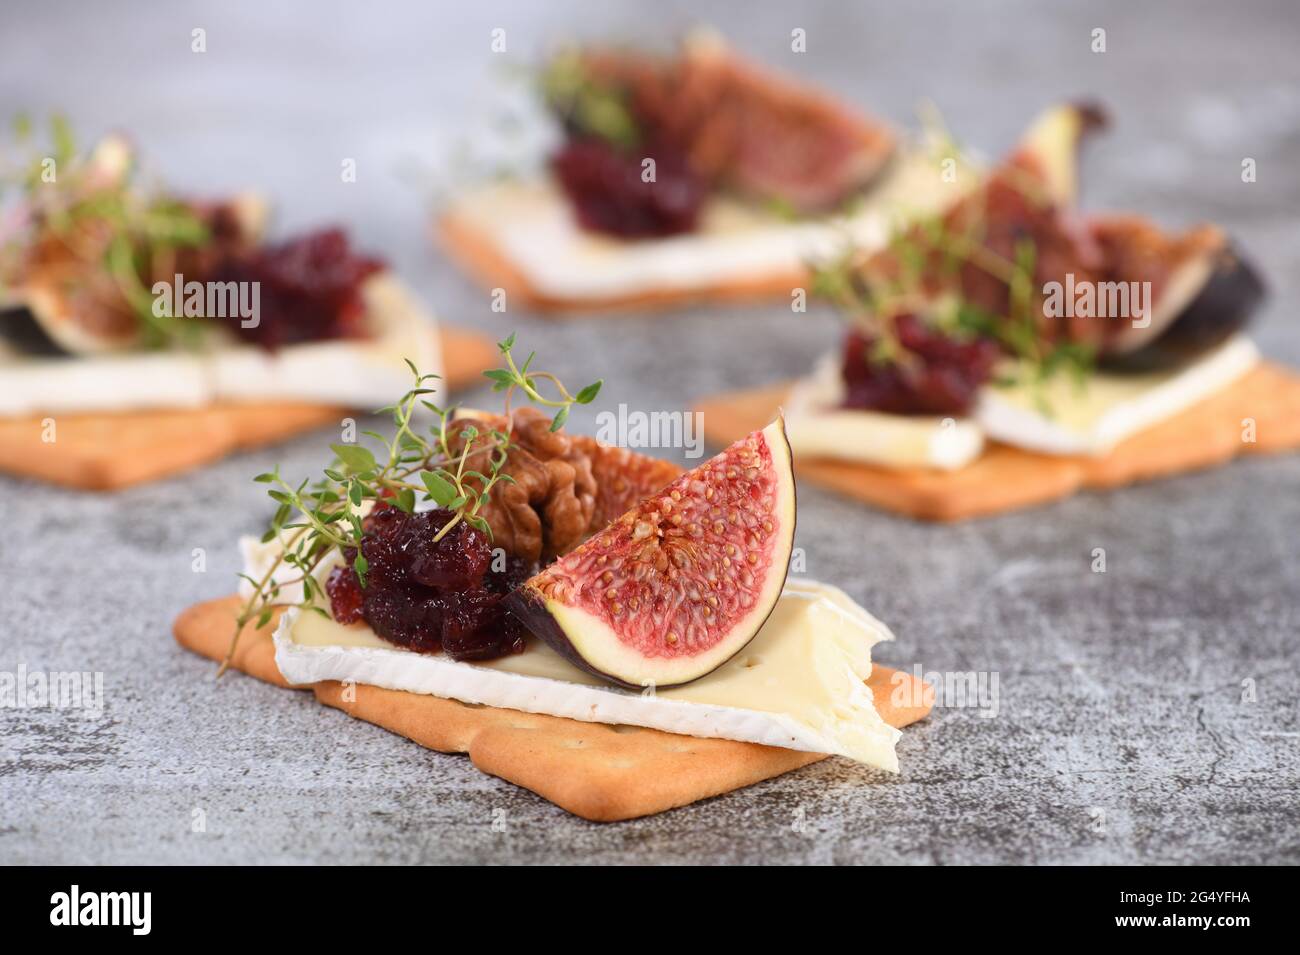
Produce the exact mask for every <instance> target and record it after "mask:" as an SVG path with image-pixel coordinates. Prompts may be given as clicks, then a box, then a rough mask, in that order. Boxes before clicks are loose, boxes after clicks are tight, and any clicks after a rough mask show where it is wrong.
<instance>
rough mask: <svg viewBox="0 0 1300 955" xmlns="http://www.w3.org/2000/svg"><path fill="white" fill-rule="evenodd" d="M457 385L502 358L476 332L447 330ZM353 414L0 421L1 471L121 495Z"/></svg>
mask: <svg viewBox="0 0 1300 955" xmlns="http://www.w3.org/2000/svg"><path fill="white" fill-rule="evenodd" d="M440 333H441V335H442V353H443V365H444V375H445V377H446V380H447V384H448V386H449V387H451V388H458V387H463V386H466V385H470V384H473V383H474V382H475V381H476V380H477V379H478V377H479V376H480V375H481V373H482V371H483V369H485V368H489V367H492V366H493V365H495V363H496V360H497V349H496V346H495V345H494V344H493V343H492V342H491V341H489V340H488V339H486V338H484V337H483V336H481V335H478V334H476V333H474V332H467V331H464V330H462V329H455V328H442V329H440ZM347 413H348V411H347V409H345V408H339V407H332V406H329V405H320V404H311V403H307V402H300V401H276V402H257V403H217V404H213V405H209V406H207V407H204V408H190V409H177V410H158V411H124V412H117V413H100V414H59V415H53V416H50V418H51V420H52V422H53V427H54V428H55V431H54V437H55V440H53V441H50V440H48V438H47V429H46V421H45V417H46V416H43V415H32V416H27V417H20V418H4V417H0V471H3V472H8V473H10V474H16V475H19V476H21V477H31V478H37V479H40V480H44V481H50V482H52V483H54V484H62V485H65V486H67V487H73V488H78V489H80V490H88V491H103V490H115V489H117V488H123V487H130V486H131V485H134V484H140V483H142V482H145V481H153V480H157V479H158V478H163V477H168V476H170V475H173V474H179V473H181V472H184V471H189V470H192V469H193V468H196V467H199V466H200V465H203V464H207V463H209V462H210V461H215V460H217V459H219V458H222V457H225V456H226V455H228V454H231V453H233V452H236V451H242V450H246V449H249V448H257V447H262V446H264V445H267V444H274V443H275V442H277V441H282V440H285V439H287V438H290V437H293V436H294V435H297V434H301V433H303V432H305V431H310V430H311V429H313V428H318V427H323V426H325V425H327V424H332V423H337V422H338V421H339V419H340V418H342V417H344V416H345V415H346V414H347Z"/></svg>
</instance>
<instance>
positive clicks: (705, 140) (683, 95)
mask: <svg viewBox="0 0 1300 955" xmlns="http://www.w3.org/2000/svg"><path fill="white" fill-rule="evenodd" d="M582 63H583V64H584V69H585V71H586V75H587V76H588V77H590V78H591V79H592V80H594V81H595V82H596V83H597V84H599V85H600V87H601V88H603V89H614V90H619V91H622V92H623V93H624V94H625V95H626V99H627V103H628V105H629V107H630V110H631V114H632V116H633V117H634V120H635V124H636V125H637V127H638V129H639V133H640V138H641V141H642V143H656V144H660V145H663V144H667V145H671V146H673V147H674V148H676V149H679V150H681V151H682V153H684V154H685V155H686V157H687V158H688V160H689V163H690V167H691V169H692V170H693V171H694V173H695V174H696V175H697V176H699V177H700V178H701V179H703V180H705V181H707V182H709V183H711V184H714V185H717V186H720V187H724V188H729V189H733V190H735V191H736V192H738V193H740V194H742V195H745V196H748V197H750V198H753V199H758V200H764V201H779V202H781V203H784V204H786V205H788V206H790V207H791V208H793V209H795V210H797V211H800V212H808V213H812V212H823V211H826V210H830V209H834V208H835V207H836V206H838V205H839V204H841V203H843V202H844V201H845V200H846V199H848V198H849V197H850V196H851V195H853V194H854V193H856V192H858V191H859V190H861V189H864V188H865V187H866V186H868V185H869V184H870V183H871V182H872V181H874V180H875V179H876V177H877V176H879V175H880V173H881V172H882V171H884V169H885V168H886V166H887V165H888V163H889V161H890V160H891V159H892V158H893V155H894V152H895V148H896V146H897V136H896V135H895V133H894V132H893V130H892V129H890V128H889V127H888V126H887V125H885V124H884V123H882V122H880V121H879V120H876V119H873V118H871V117H869V116H866V115H865V114H863V113H860V112H858V111H856V110H853V109H850V108H849V107H847V106H845V105H844V104H843V103H841V102H840V101H838V100H836V99H835V98H833V97H831V96H829V95H827V94H825V93H823V92H821V91H820V90H817V89H814V88H812V87H810V86H807V85H804V84H802V83H798V82H796V81H794V80H792V79H790V78H789V77H787V76H784V75H782V74H779V73H776V72H773V71H770V70H766V69H764V68H762V67H759V66H757V65H755V64H754V63H752V62H750V61H748V60H747V59H745V58H743V57H741V56H739V55H737V54H736V53H735V52H734V51H733V50H732V49H731V48H730V47H729V46H727V44H726V43H725V42H724V41H723V40H722V39H721V38H720V37H718V36H717V35H716V34H714V33H712V32H709V31H697V32H696V33H694V34H692V35H691V36H690V37H689V38H688V39H687V41H686V43H685V45H684V48H683V50H682V52H681V54H680V56H678V57H676V58H671V59H668V58H658V57H653V56H649V55H645V54H640V53H636V52H628V51H623V50H590V51H585V52H584V53H583V55H582Z"/></svg>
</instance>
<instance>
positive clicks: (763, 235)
mask: <svg viewBox="0 0 1300 955" xmlns="http://www.w3.org/2000/svg"><path fill="white" fill-rule="evenodd" d="M539 85H540V87H541V91H542V96H543V98H544V100H545V104H546V106H547V107H548V108H549V110H550V113H551V115H552V116H553V118H554V124H555V126H556V128H557V129H558V133H559V140H560V141H559V143H558V144H557V145H556V146H555V148H554V149H553V151H552V152H551V154H550V156H549V159H548V163H547V168H546V170H545V171H544V172H539V173H538V174H536V175H535V176H533V177H532V178H512V179H510V180H508V181H504V182H500V183H496V184H493V185H490V186H482V187H477V188H473V189H471V190H469V191H468V192H464V193H463V194H461V195H459V196H456V197H455V198H454V199H453V200H452V201H451V202H450V203H449V204H448V207H447V208H446V209H445V211H444V213H443V215H442V217H441V222H440V228H441V234H442V239H443V244H444V246H445V248H446V249H447V251H448V253H449V254H450V255H451V256H452V258H453V259H455V260H456V261H458V262H460V263H461V264H462V265H463V266H464V267H465V268H466V269H467V271H469V272H470V273H471V274H473V275H474V276H476V277H477V278H478V279H480V280H481V281H482V282H483V283H484V284H485V285H487V286H488V287H502V288H505V289H507V290H508V291H509V292H510V293H511V294H513V295H517V296H519V297H520V298H522V299H523V300H524V301H526V302H527V303H528V304H530V305H531V306H533V307H535V308H539V309H543V310H554V311H581V310H593V309H609V308H615V307H619V306H629V307H635V306H655V305H675V304H681V303H683V302H686V301H690V300H697V299H704V300H712V299H723V298H733V297H739V298H753V297H772V296H775V297H786V298H788V297H789V296H790V295H791V293H792V289H794V288H795V287H796V286H800V285H802V284H805V283H806V281H807V278H808V274H809V273H808V264H809V261H810V260H821V259H825V258H827V257H829V256H831V255H833V254H834V253H835V252H837V251H839V250H840V249H842V248H843V246H844V244H845V242H846V241H850V240H851V241H853V242H854V243H856V244H857V245H858V247H860V248H875V247H879V246H880V245H881V244H882V243H883V242H884V240H885V239H886V238H887V236H888V234H889V228H890V223H891V222H892V221H894V220H896V219H897V218H898V217H900V216H901V217H906V216H910V215H920V214H925V213H932V212H934V211H935V210H937V209H939V208H941V207H942V206H943V205H944V204H945V203H946V202H948V201H951V199H952V198H953V197H954V195H955V194H956V188H957V187H956V186H955V185H953V184H952V182H951V181H949V180H945V179H944V178H943V177H941V176H940V175H938V164H939V162H940V159H939V158H937V157H936V156H935V155H933V153H932V151H931V150H927V149H925V148H923V147H922V146H921V145H919V144H913V143H909V142H907V141H905V140H904V139H902V138H901V137H900V136H899V134H898V133H896V132H895V131H894V130H892V129H891V128H890V127H889V126H887V125H886V124H885V123H883V122H882V121H880V120H878V119H875V118H873V117H871V116H868V115H866V114H863V113H860V112H858V111H856V110H854V109H852V108H851V107H849V106H847V105H845V104H842V103H840V102H838V101H836V100H835V99H834V98H832V97H831V96H829V95H827V94H825V93H822V92H820V91H818V90H814V89H811V88H809V87H807V86H804V85H801V84H799V83H797V82H796V81H794V80H792V79H790V78H788V77H786V76H783V75H780V74H777V73H773V72H769V71H767V70H765V69H763V68H761V67H759V66H756V65H755V64H752V63H750V62H748V61H746V60H745V59H743V58H742V57H741V56H739V55H738V54H737V53H735V52H734V51H733V50H731V49H730V48H728V47H727V46H726V44H725V43H724V42H723V41H722V40H721V39H720V38H719V37H717V36H716V35H715V34H713V33H710V32H697V33H695V34H692V35H691V36H690V37H689V38H688V39H687V40H686V41H685V42H684V43H683V45H682V46H681V49H680V50H679V51H677V52H676V54H675V55H671V56H657V55H653V54H649V53H645V52H641V51H637V50H634V49H628V48H579V49H569V50H565V51H563V52H560V53H558V54H557V55H555V56H554V57H552V58H551V59H550V60H549V61H548V62H547V63H546V64H545V65H544V67H543V68H542V70H541V77H540V81H539Z"/></svg>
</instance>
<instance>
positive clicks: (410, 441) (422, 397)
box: [217, 334, 603, 676]
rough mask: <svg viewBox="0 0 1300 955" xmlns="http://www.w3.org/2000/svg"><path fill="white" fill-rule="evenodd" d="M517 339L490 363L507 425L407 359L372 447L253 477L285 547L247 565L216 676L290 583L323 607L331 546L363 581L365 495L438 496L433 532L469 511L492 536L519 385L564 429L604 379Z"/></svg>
mask: <svg viewBox="0 0 1300 955" xmlns="http://www.w3.org/2000/svg"><path fill="white" fill-rule="evenodd" d="M514 346H515V336H514V335H513V334H512V335H510V337H508V338H506V339H505V340H504V341H502V342H499V343H498V345H497V348H498V349H499V351H500V353H501V358H502V362H503V367H501V368H495V369H491V370H488V371H485V372H483V375H484V377H485V378H487V379H489V380H490V381H491V382H492V387H493V390H494V391H496V392H501V393H503V394H504V411H503V416H504V421H505V422H506V424H505V426H504V428H489V429H488V430H486V431H483V430H480V428H479V427H478V425H476V424H473V423H472V422H469V421H458V420H457V416H456V413H457V409H456V408H455V407H441V406H439V405H437V404H435V403H434V402H433V401H432V400H430V399H429V397H428V396H429V395H430V394H432V393H434V391H435V389H433V388H430V387H428V384H429V383H430V382H432V381H434V380H436V379H438V378H439V376H438V375H433V374H426V373H421V372H420V370H419V369H418V368H416V367H415V365H414V364H412V363H411V362H410V361H408V362H407V365H408V366H409V367H410V369H411V374H412V375H413V376H414V384H413V386H412V387H411V388H410V389H409V390H408V391H407V392H406V393H405V394H404V395H402V397H401V398H400V399H399V400H398V401H397V403H396V404H393V405H390V406H388V407H386V408H381V409H379V411H378V412H376V413H377V414H387V415H389V416H390V417H391V418H392V422H393V431H392V434H390V435H387V436H385V435H383V434H379V433H378V432H375V431H364V432H362V434H363V435H364V436H365V437H367V438H369V439H371V442H372V444H373V448H372V447H367V446H366V445H364V444H360V443H357V444H332V445H330V449H331V450H332V451H333V452H334V455H335V457H334V460H333V461H332V462H331V463H330V465H329V466H328V467H326V468H325V469H324V470H323V477H322V478H321V479H320V480H317V481H315V482H312V481H310V479H306V478H304V479H303V480H302V481H300V482H298V483H296V484H294V483H290V482H289V481H287V480H286V479H285V478H284V477H283V476H282V475H281V473H280V470H279V468H278V467H277V468H276V469H275V470H273V471H270V472H267V473H265V474H259V475H257V477H255V478H254V479H253V480H254V481H256V482H258V483H260V484H267V485H270V487H268V489H267V495H268V496H269V497H270V498H271V500H272V501H274V502H275V504H276V510H275V513H274V515H273V516H272V518H271V522H270V526H269V527H268V528H267V530H266V533H264V534H263V535H262V543H264V544H268V543H270V542H272V541H278V542H279V544H280V552H279V554H278V555H277V556H276V557H275V559H274V560H273V562H272V563H271V564H270V566H269V567H268V568H267V569H266V571H265V572H264V573H263V574H262V576H261V577H260V578H257V579H255V578H253V577H251V576H249V575H247V574H240V577H241V578H243V580H245V581H246V582H247V583H248V584H249V585H250V586H251V587H252V593H251V594H250V596H249V597H248V599H247V600H246V601H245V602H244V603H243V605H242V606H241V608H240V611H239V613H238V615H237V616H236V618H235V632H234V634H233V635H232V637H231V640H230V648H229V650H228V651H227V653H226V658H225V660H224V662H223V663H222V664H221V668H220V670H219V671H218V674H217V675H218V676H220V675H221V674H222V673H224V672H225V671H226V670H227V669H228V668H229V666H230V663H231V661H232V659H233V658H234V654H235V650H236V649H237V647H238V645H239V637H240V634H241V633H242V632H243V630H244V627H246V626H247V625H248V624H249V623H250V622H251V621H256V626H257V627H259V628H260V627H264V626H266V624H267V623H269V622H270V620H271V616H272V614H273V612H274V608H275V606H276V605H277V604H279V603H280V602H281V600H280V598H281V596H282V595H283V593H284V590H285V588H287V587H290V586H294V585H298V584H301V586H302V589H303V599H302V601H300V602H299V603H298V604H297V605H298V606H300V607H302V608H304V609H311V610H315V611H317V612H319V613H322V614H323V613H325V611H324V610H323V609H322V608H321V607H320V606H319V605H318V603H317V600H318V598H319V597H321V595H322V594H321V585H320V583H319V581H318V580H317V579H316V571H317V570H318V569H319V568H320V565H321V562H322V561H323V560H325V559H326V558H327V557H328V556H329V555H331V554H332V553H335V552H343V553H347V554H351V555H352V556H351V560H352V569H353V570H354V571H355V572H356V575H357V578H358V580H359V581H360V583H361V585H362V587H365V585H366V573H367V571H368V570H369V567H368V565H367V563H366V558H365V556H364V555H363V554H362V552H361V540H362V535H363V532H364V529H363V525H362V518H363V516H364V513H365V508H366V506H367V502H369V504H371V505H373V503H375V502H377V501H380V500H382V501H384V503H386V504H389V505H391V506H393V507H396V508H397V509H399V510H401V511H402V512H404V513H407V514H410V513H412V512H414V510H415V508H416V505H417V502H418V501H431V502H433V504H435V505H436V506H438V507H440V508H445V509H447V510H449V511H451V512H452V516H451V518H450V519H449V520H448V521H447V522H446V523H445V524H444V525H443V526H442V527H441V528H440V529H439V530H438V532H437V534H436V535H435V538H434V539H435V540H439V539H441V538H442V537H443V536H444V535H446V534H447V533H448V532H449V531H450V530H451V529H452V528H453V527H455V526H456V525H457V524H459V523H461V522H462V521H463V522H464V523H466V524H468V525H469V526H471V527H473V528H475V529H476V530H479V531H481V532H482V533H484V534H486V535H487V536H488V538H489V539H491V537H492V528H491V526H490V525H489V524H488V522H487V520H486V519H485V518H484V517H483V515H482V514H481V513H480V511H481V509H482V507H483V505H484V503H485V502H486V501H487V500H488V498H489V497H490V495H491V493H492V490H493V489H494V488H495V487H496V486H497V485H499V484H511V483H514V479H513V478H512V477H511V476H510V475H509V474H508V473H506V471H505V466H506V463H507V461H508V460H509V455H510V451H511V449H512V447H514V445H513V444H512V431H513V423H512V417H511V414H510V406H511V401H512V399H513V398H514V397H515V395H516V393H518V394H520V395H522V396H523V397H524V398H525V399H526V400H527V401H529V402H531V403H532V404H535V405H539V406H541V407H544V408H554V409H556V411H555V414H554V416H553V417H552V419H551V430H552V431H558V430H559V429H560V428H561V427H563V425H564V422H565V421H566V420H568V417H569V412H570V410H571V409H572V408H573V406H574V405H575V404H589V403H590V402H591V401H593V400H594V399H595V398H596V396H597V394H599V392H600V388H601V385H602V384H603V381H601V380H597V381H594V382H592V383H591V384H589V385H587V386H586V387H585V388H582V389H580V390H579V391H578V392H577V394H573V393H571V392H570V391H569V390H568V389H567V388H566V387H565V386H564V383H563V382H562V381H561V380H560V379H559V377H558V376H556V375H555V374H553V373H551V372H548V371H538V370H536V369H534V368H533V367H532V366H533V361H534V359H535V358H536V353H535V352H532V353H530V354H529V355H528V357H527V358H526V359H525V360H524V362H523V363H522V364H518V363H517V362H516V361H515V358H514V353H513V350H514ZM548 392H549V393H550V394H548ZM419 408H423V409H425V410H427V411H429V412H431V413H432V415H433V417H434V421H433V423H432V424H431V425H429V426H428V427H421V426H420V425H418V424H416V414H417V409H419ZM480 462H486V463H482V464H480ZM476 465H477V466H476ZM480 468H482V469H480ZM286 566H287V567H289V568H291V571H290V574H292V573H293V572H294V571H296V572H297V573H296V576H290V577H289V579H279V580H277V579H276V578H277V571H279V570H280V569H281V568H282V567H286Z"/></svg>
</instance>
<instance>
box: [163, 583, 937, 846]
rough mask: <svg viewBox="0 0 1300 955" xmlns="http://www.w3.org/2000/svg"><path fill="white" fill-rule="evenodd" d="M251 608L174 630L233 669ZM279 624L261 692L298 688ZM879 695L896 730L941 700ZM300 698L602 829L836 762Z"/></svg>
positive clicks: (266, 650)
mask: <svg viewBox="0 0 1300 955" xmlns="http://www.w3.org/2000/svg"><path fill="white" fill-rule="evenodd" d="M239 606H240V602H239V598H238V597H233V596H232V597H223V598H220V599H217V600H209V601H206V602H204V603H201V604H196V605H195V606H193V607H190V608H189V609H187V610H185V611H183V612H182V613H181V615H180V616H179V617H177V618H176V623H175V624H174V626H173V631H174V633H175V636H176V640H177V642H178V643H180V645H181V646H183V647H185V648H187V649H189V650H192V651H194V652H195V653H198V654H201V655H202V656H205V657H208V658H210V659H213V660H220V659H222V658H223V657H224V656H225V653H226V649H227V647H228V645H229V643H230V636H231V631H232V629H233V622H234V616H235V614H236V613H237V612H238V609H239ZM278 617H279V614H278V613H277V614H276V616H275V618H273V619H272V620H271V622H270V623H268V624H267V626H266V627H263V628H262V629H260V630H247V631H246V632H245V633H244V634H243V635H242V636H241V638H240V642H239V650H238V652H237V653H236V654H235V659H234V665H235V667H236V668H237V669H240V670H243V671H244V672H245V673H248V674H250V675H251V676H255V677H257V678H258V679H260V680H265V681H266V682H268V683H274V684H275V685H276V686H282V687H289V684H288V683H286V682H285V680H284V677H282V676H281V675H280V671H279V670H278V669H277V668H276V666H275V647H274V645H273V644H272V642H271V634H272V632H273V631H274V630H275V624H276V620H277V619H278ZM867 685H868V686H870V687H871V689H872V693H873V695H874V697H875V704H876V709H877V711H879V713H880V716H881V718H882V719H884V720H885V722H887V723H889V724H890V725H892V726H895V727H899V728H901V727H904V726H908V725H910V724H912V723H915V722H916V721H918V720H921V719H924V718H925V716H926V715H927V714H928V713H929V712H930V707H931V705H932V703H933V690H932V689H931V688H930V687H929V685H928V684H926V683H924V682H923V681H921V680H919V679H917V678H916V677H914V676H911V675H909V674H905V673H901V672H899V671H897V670H891V669H889V668H888V667H882V666H875V667H873V668H872V671H871V679H870V680H868V681H867ZM297 689H311V690H313V691H314V692H315V695H316V699H318V700H319V701H320V702H322V703H324V704H325V705H327V706H332V707H335V708H337V709H340V710H342V711H343V712H344V713H347V714H348V715H349V716H354V717H356V718H357V719H361V720H365V721H366V722H368V723H374V724H375V725H376V726H382V727H383V728H384V729H387V730H390V731H392V732H394V733H397V734H399V735H401V736H405V737H406V738H407V739H410V740H413V741H414V742H416V743H419V744H420V745H421V746H424V747H427V748H429V749H435V750H438V751H439V752H444V753H467V754H469V758H470V759H471V760H472V761H473V763H474V765H475V766H477V767H478V768H479V769H481V770H482V771H483V772H485V773H490V774H491V775H493V776H499V777H501V778H502V779H505V780H507V781H509V782H512V783H514V784H515V785H517V786H523V787H524V788H525V789H531V790H532V791H533V792H535V793H537V794H538V795H539V796H542V797H543V798H545V799H548V800H550V801H551V802H553V803H555V804H556V805H557V806H559V807H561V808H562V809H566V810H568V811H569V812H571V813H573V814H574V815H578V816H582V817H583V818H584V819H590V820H592V821H595V822H614V821H617V820H621V819H634V818H636V817H638V816H648V815H651V814H653V813H657V812H663V811H664V810H666V809H672V808H674V807H676V806H685V805H687V804H688V803H692V802H695V801H697V800H700V799H707V798H708V797H710V796H717V795H720V794H722V793H726V792H730V791H731V790H733V789H740V788H742V787H745V786H749V785H752V784H754V783H757V782H761V781H762V780H764V779H770V778H772V777H773V776H779V775H781V774H782V773H786V772H789V771H790V770H792V769H798V768H799V767H800V766H807V765H808V764H809V763H815V762H817V761H818V760H821V759H825V758H826V756H825V754H823V753H800V752H796V751H795V750H791V749H781V748H779V747H775V746H760V745H759V744H757V743H739V742H736V741H734V740H723V739H702V738H699V737H694V736H680V735H677V734H674V733H664V732H661V731H659V730H652V729H644V728H642V727H636V726H609V725H606V724H603V723H583V722H581V721H578V720H570V719H564V718H561V717H556V716H545V715H541V714H537V713H524V712H521V711H519V710H507V709H500V708H498V707H491V706H472V705H469V704H466V703H460V702H457V701H456V700H446V699H440V698H439V697H435V696H427V695H424V694H420V693H407V692H404V691H401V690H385V689H382V688H380V687H376V686H366V685H356V686H348V685H345V684H342V683H337V682H333V681H327V682H324V683H319V684H316V685H315V686H312V687H297Z"/></svg>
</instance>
